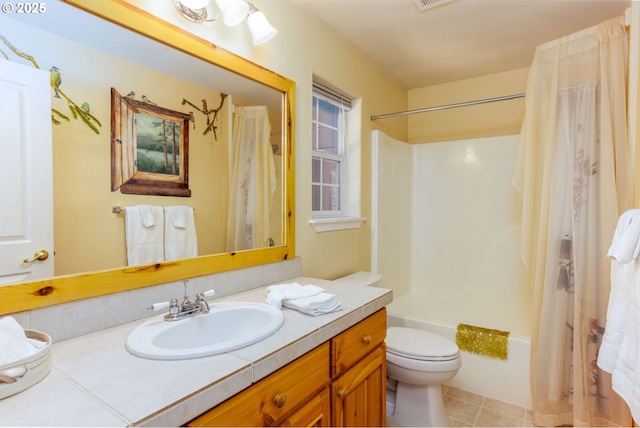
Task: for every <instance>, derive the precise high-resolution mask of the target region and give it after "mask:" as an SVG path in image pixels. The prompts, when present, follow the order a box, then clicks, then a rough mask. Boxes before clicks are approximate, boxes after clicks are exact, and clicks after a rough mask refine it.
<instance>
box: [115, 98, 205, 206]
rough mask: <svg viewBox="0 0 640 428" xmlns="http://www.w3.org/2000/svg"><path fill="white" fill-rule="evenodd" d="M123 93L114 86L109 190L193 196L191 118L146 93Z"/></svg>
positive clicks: (138, 193) (191, 116) (141, 193)
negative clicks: (190, 140)
mask: <svg viewBox="0 0 640 428" xmlns="http://www.w3.org/2000/svg"><path fill="white" fill-rule="evenodd" d="M142 97H143V100H142V101H139V100H136V99H134V93H133V92H130V93H129V95H127V96H121V95H120V94H119V93H118V91H117V90H116V89H114V88H111V191H112V192H115V191H116V190H118V189H120V192H122V193H127V194H136V195H160V196H184V197H189V196H191V190H190V189H189V121H192V120H193V114H186V113H182V112H179V111H173V110H169V109H166V108H162V107H159V106H157V105H156V104H155V103H153V102H151V101H149V99H148V98H147V97H146V96H144V95H143V96H142Z"/></svg>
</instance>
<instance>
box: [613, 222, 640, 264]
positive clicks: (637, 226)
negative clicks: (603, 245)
mask: <svg viewBox="0 0 640 428" xmlns="http://www.w3.org/2000/svg"><path fill="white" fill-rule="evenodd" d="M607 255H608V256H609V257H610V258H611V259H614V260H617V261H618V262H619V263H629V262H630V261H631V260H635V259H637V258H638V256H639V255H640V209H633V210H628V211H625V212H624V213H622V215H621V216H620V219H619V220H618V224H617V225H616V229H615V231H614V233H613V240H612V242H611V246H610V247H609V251H608V253H607Z"/></svg>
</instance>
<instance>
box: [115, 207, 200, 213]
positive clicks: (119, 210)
mask: <svg viewBox="0 0 640 428" xmlns="http://www.w3.org/2000/svg"><path fill="white" fill-rule="evenodd" d="M195 210H196V209H195V208H194V209H193V211H194V212H195ZM111 212H112V213H113V214H122V213H123V212H124V208H122V207H120V206H117V205H114V206H112V207H111Z"/></svg>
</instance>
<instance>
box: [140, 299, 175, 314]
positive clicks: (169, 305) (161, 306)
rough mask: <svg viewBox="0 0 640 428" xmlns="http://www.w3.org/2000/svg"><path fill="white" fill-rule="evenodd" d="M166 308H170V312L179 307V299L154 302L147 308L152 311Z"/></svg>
mask: <svg viewBox="0 0 640 428" xmlns="http://www.w3.org/2000/svg"><path fill="white" fill-rule="evenodd" d="M166 308H169V311H170V312H171V310H172V309H174V308H178V300H177V299H171V301H170V302H160V303H154V304H153V305H151V306H149V307H148V308H147V309H148V310H150V311H151V310H153V311H160V310H162V309H166ZM172 313H173V312H172Z"/></svg>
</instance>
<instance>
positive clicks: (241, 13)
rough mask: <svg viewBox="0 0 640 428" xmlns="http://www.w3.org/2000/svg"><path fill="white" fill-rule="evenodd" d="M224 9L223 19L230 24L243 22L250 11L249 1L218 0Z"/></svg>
mask: <svg viewBox="0 0 640 428" xmlns="http://www.w3.org/2000/svg"><path fill="white" fill-rule="evenodd" d="M216 3H217V4H218V7H219V8H220V10H221V11H222V20H223V21H224V23H225V24H226V25H228V26H230V27H231V26H234V25H238V24H239V23H241V22H242V21H243V20H244V18H246V17H247V13H249V3H247V2H246V1H244V0H216Z"/></svg>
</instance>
